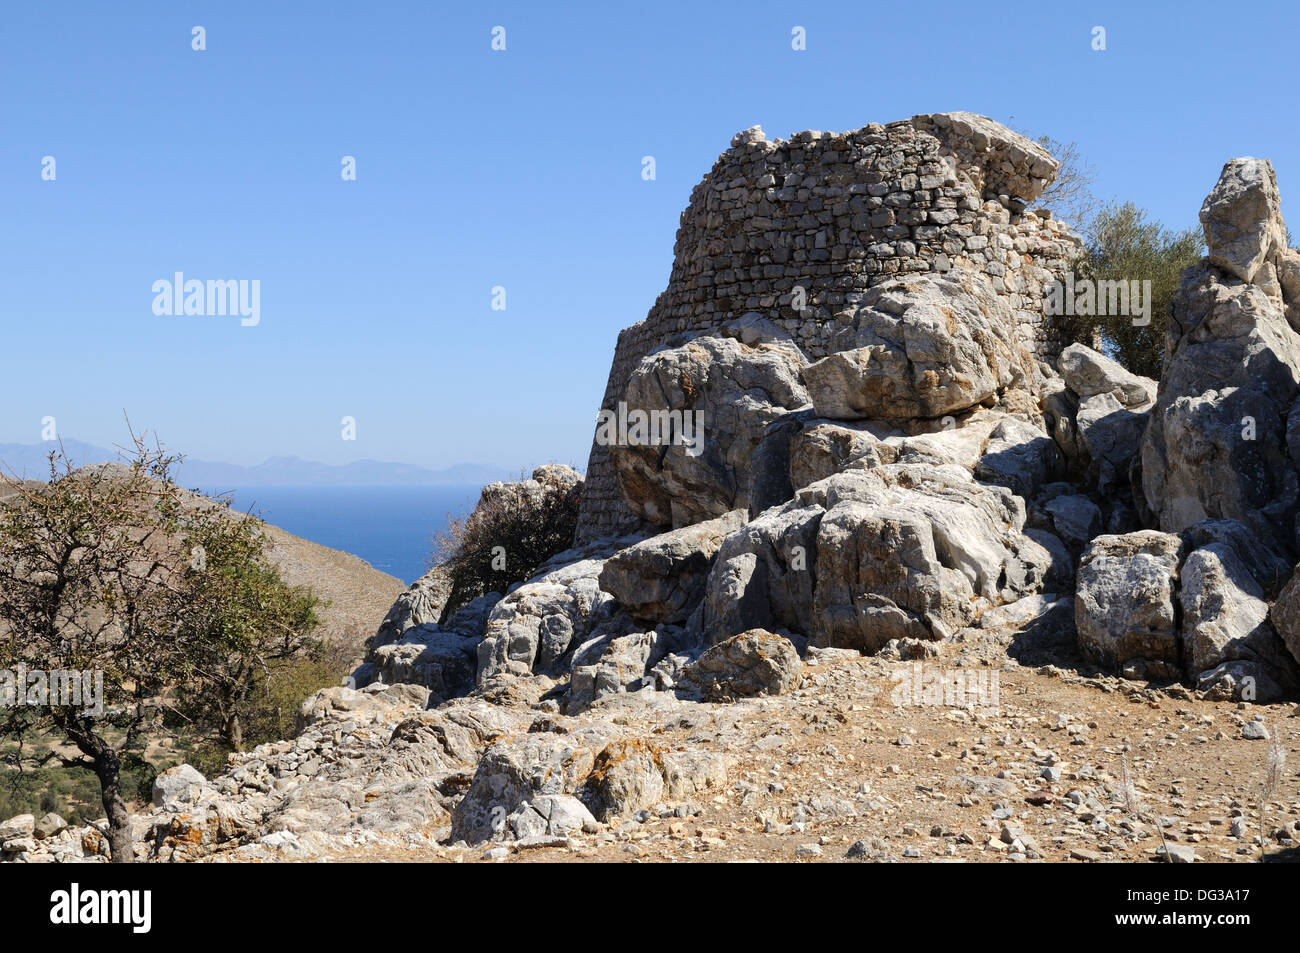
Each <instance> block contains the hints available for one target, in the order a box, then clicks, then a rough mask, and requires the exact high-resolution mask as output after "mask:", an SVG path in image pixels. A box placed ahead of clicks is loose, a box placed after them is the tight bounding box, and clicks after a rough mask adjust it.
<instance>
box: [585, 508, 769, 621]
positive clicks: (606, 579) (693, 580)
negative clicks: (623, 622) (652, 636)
mask: <svg viewBox="0 0 1300 953" xmlns="http://www.w3.org/2000/svg"><path fill="white" fill-rule="evenodd" d="M747 518H748V514H747V513H746V512H745V511H744V510H734V511H732V512H731V513H728V514H726V515H725V516H721V517H719V518H717V519H714V520H706V521H705V522H702V523H695V524H693V525H691V526H684V527H682V528H680V529H675V530H672V531H670V532H667V533H660V534H659V535H658V536H652V537H651V538H650V539H647V540H644V541H643V542H639V543H635V544H633V545H632V546H629V547H628V548H627V549H624V550H621V551H619V552H617V553H615V554H614V555H613V556H611V557H610V558H609V559H607V560H605V564H604V565H603V566H602V567H601V570H600V575H599V577H598V581H599V584H600V588H601V589H603V590H604V591H605V592H608V593H609V594H610V595H612V596H613V597H614V598H615V600H617V602H618V604H619V605H621V606H622V607H623V608H625V609H627V611H628V612H629V613H630V614H631V615H632V616H634V617H635V618H638V619H644V620H647V621H651V622H683V621H685V619H686V617H687V616H688V615H690V613H691V611H692V610H693V609H694V608H695V606H696V604H697V603H698V602H699V601H700V598H701V597H702V596H703V595H704V584H705V581H706V580H707V579H708V575H709V568H710V567H711V566H712V565H713V557H714V556H715V555H716V554H717V552H718V548H719V547H720V546H721V545H722V540H723V539H724V538H725V537H726V536H727V534H729V533H731V532H733V531H735V530H737V529H739V528H740V527H741V526H743V525H744V524H745V522H746V521H747Z"/></svg>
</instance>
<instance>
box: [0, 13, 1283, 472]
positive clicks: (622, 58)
mask: <svg viewBox="0 0 1300 953" xmlns="http://www.w3.org/2000/svg"><path fill="white" fill-rule="evenodd" d="M1136 6H1137V5H1136V4H1133V3H1087V4H1072V5H1068V6H1067V5H1065V4H1058V3H1049V2H1037V3H1014V2H1003V3H999V4H996V5H993V6H989V5H981V4H971V3H939V2H931V3H929V4H926V5H924V6H923V7H920V8H918V7H916V6H915V5H909V4H892V3H891V4H886V3H876V2H862V0H857V2H846V3H839V2H826V3H817V4H811V5H804V4H791V3H788V2H787V3H765V2H752V0H751V2H745V3H726V4H724V3H700V2H694V3H675V2H655V3H650V4H614V3H590V4H585V3H584V4H551V3H547V4H542V3H536V2H531V3H474V4H468V3H467V4H449V3H430V2H412V3H355V2H347V3H335V2H328V0H318V2H310V3H299V4H290V3H275V4H271V3H266V2H265V0H261V2H234V0H224V2H220V3H186V4H177V3H131V2H126V3H114V4H104V3H102V2H99V0H96V2H84V3H71V2H70V3H59V4H17V3H7V4H5V5H4V9H3V12H2V13H0V180H2V181H3V187H2V188H0V221H3V228H2V229H0V321H2V322H3V330H2V332H0V442H22V443H35V442H37V441H38V440H39V439H40V420H41V418H42V417H45V416H47V415H48V416H54V417H56V419H57V420H58V424H59V430H60V432H61V434H62V435H63V436H65V437H75V438H78V439H82V440H87V441H91V442H95V443H100V444H104V445H110V444H113V443H119V442H121V441H122V439H123V437H124V430H123V424H122V422H121V415H122V411H123V410H124V409H125V410H126V411H127V412H128V413H129V414H130V416H131V418H132V420H133V422H134V423H135V424H136V425H137V426H138V427H143V428H148V429H151V430H157V431H158V432H159V433H160V434H161V436H162V438H163V439H164V440H165V441H166V442H167V443H168V444H169V445H171V446H173V447H175V448H176V449H180V450H183V451H185V452H186V453H188V454H191V455H193V456H196V457H201V458H205V459H217V460H226V461H230V462H233V463H243V464H251V463H256V462H258V461H260V460H262V459H263V458H265V457H267V456H271V455H279V454H285V455H296V456H303V457H309V458H314V459H318V460H324V461H327V462H335V463H338V462H346V461H348V460H353V459H359V458H375V459H386V460H401V461H406V462H411V463H417V464H423V465H427V466H441V465H446V464H451V463H454V462H459V461H481V462H492V463H499V464H504V465H507V466H511V467H514V466H526V465H527V466H531V465H534V464H538V463H542V462H547V461H551V460H555V461H559V462H570V461H572V462H575V463H577V464H578V465H580V466H581V465H585V463H586V454H587V448H588V442H589V440H590V436H591V431H592V425H593V421H594V418H595V413H596V409H597V405H598V402H599V400H600V397H601V394H602V391H603V387H604V381H605V376H606V373H607V370H608V366H609V360H610V357H611V354H612V351H613V347H614V341H615V336H616V334H617V332H618V330H619V329H620V328H622V327H624V326H626V325H628V324H631V323H633V322H635V321H638V320H640V319H641V318H643V317H644V316H645V313H646V311H647V309H648V308H649V307H650V305H651V304H652V303H653V301H654V298H655V295H656V294H658V293H659V292H660V291H661V290H662V289H663V287H664V284H665V282H666V280H667V277H668V272H669V267H670V265H671V256H672V242H673V236H674V233H675V230H676V227H677V220H678V215H679V213H680V212H681V210H682V208H683V207H684V205H685V203H686V201H687V198H688V196H689V193H690V189H691V187H692V186H693V185H694V184H695V183H696V182H698V181H699V179H700V178H701V177H702V176H703V175H704V173H705V172H707V171H708V169H709V168H710V166H711V165H712V164H713V161H714V160H715V159H716V157H717V155H718V153H719V152H721V151H722V150H724V149H725V148H726V147H727V144H728V141H729V140H730V137H731V136H732V134H733V133H735V132H736V131H737V130H739V129H742V128H744V127H747V126H751V125H753V124H755V123H761V124H762V125H763V127H764V129H765V130H767V132H768V134H769V135H770V136H771V135H778V136H788V135H789V134H791V133H793V132H796V131H798V130H801V129H807V128H812V129H834V130H843V129H851V128H856V127H859V126H862V125H864V124H866V123H868V122H872V121H881V122H888V121H891V120H895V119H901V118H906V117H908V116H911V115H913V114H915V113H918V112H935V111H942V110H951V109H967V110H972V111H975V112H980V113H984V114H987V115H989V116H992V117H993V118H995V119H998V120H1000V121H1003V122H1008V123H1011V124H1013V125H1015V126H1016V127H1018V128H1020V129H1023V130H1025V131H1027V132H1032V133H1035V134H1048V135H1051V136H1053V137H1055V138H1057V139H1060V140H1066V141H1068V140H1075V141H1077V142H1078V143H1079V146H1080V148H1081V150H1082V152H1083V153H1084V155H1085V156H1086V157H1087V158H1088V159H1089V160H1090V161H1091V162H1092V163H1093V164H1094V165H1095V166H1096V169H1097V173H1098V182H1097V191H1098V192H1099V193H1100V194H1101V195H1103V196H1106V197H1110V196H1114V197H1118V198H1122V199H1134V200H1136V201H1138V202H1139V203H1141V204H1143V205H1145V206H1147V207H1148V208H1149V209H1150V210H1151V211H1152V213H1154V215H1155V216H1156V217H1157V218H1159V219H1161V220H1163V221H1164V222H1165V223H1167V224H1168V225H1170V226H1180V227H1181V226H1186V225H1190V224H1194V223H1195V221H1196V213H1197V210H1198V209H1199V207H1200V203H1201V201H1202V199H1203V198H1204V196H1205V194H1206V192H1207V191H1208V190H1209V189H1210V187H1211V186H1212V185H1213V184H1214V181H1215V179H1216V177H1217V175H1218V172H1219V169H1220V168H1221V166H1222V164H1223V162H1224V161H1225V160H1226V159H1228V158H1230V157H1232V156H1236V155H1259V156H1267V157H1269V158H1271V159H1272V160H1273V162H1274V164H1275V165H1276V167H1277V170H1278V177H1279V182H1280V185H1281V187H1282V192H1283V196H1284V200H1287V204H1286V205H1285V207H1284V211H1286V210H1288V209H1300V205H1298V204H1297V202H1298V201H1300V200H1297V198H1296V196H1297V195H1298V194H1300V154H1298V145H1297V141H1298V137H1300V127H1298V126H1297V124H1296V123H1295V121H1294V118H1295V95H1296V80H1295V65H1294V62H1295V60H1294V52H1295V43H1296V37H1297V35H1300V30H1298V29H1297V28H1298V27H1300V16H1298V15H1297V13H1296V12H1295V8H1294V7H1293V6H1292V5H1290V4H1283V3H1276V4H1268V3H1262V4H1250V5H1248V6H1247V5H1240V4H1239V5H1230V4H1229V5H1225V4H1222V3H1213V4H1212V3H1198V2H1180V3H1169V4H1155V3H1152V4H1147V5H1143V6H1144V8H1143V9H1135V7H1136ZM291 9H293V10H294V11H295V12H288V11H289V10H291ZM268 10H274V11H275V12H267V11H268ZM195 25H201V26H203V27H204V28H205V29H206V42H207V49H206V51H203V52H195V51H193V50H192V49H191V28H192V27H193V26H195ZM498 25H500V26H504V27H505V28H506V45H507V49H506V51H505V52H493V51H492V49H491V31H492V28H493V27H494V26H498ZM1096 25H1101V26H1104V27H1105V28H1106V31H1107V37H1106V39H1107V49H1106V51H1105V52H1094V51H1093V50H1092V49H1091V36H1090V31H1091V29H1092V27H1093V26H1096ZM794 26H802V27H804V28H805V29H806V32H807V49H806V50H803V51H794V50H792V49H791V44H790V40H791V29H792V28H793V27H794ZM47 155H49V156H53V157H55V161H56V163H57V166H56V171H57V179H56V180H55V181H54V182H47V181H43V180H42V178H41V162H42V158H43V157H44V156H47ZM344 155H352V156H355V157H356V161H357V180H356V181H355V182H344V181H342V179H341V177H340V169H341V160H342V157H343V156H344ZM645 155H653V156H654V157H655V160H656V166H657V178H656V179H655V180H654V181H650V182H647V181H644V180H643V179H642V178H641V159H642V156H645ZM1288 199H1289V200H1288ZM1298 214H1300V213H1298ZM175 271H182V272H184V273H185V274H186V276H187V277H191V278H200V279H208V278H245V279H258V280H260V282H261V323H260V325H258V326H257V327H249V328H246V327H241V326H240V324H239V321H238V319H237V318H229V317H158V316H155V315H154V314H153V311H152V307H151V306H152V302H153V293H152V291H151V287H152V284H153V282H154V281H155V280H157V279H160V278H170V277H171V275H172V273H173V272H175ZM495 285H501V286H504V287H505V288H506V294H507V298H506V302H507V309H506V310H505V311H504V312H498V311H493V310H492V309H491V307H490V304H491V289H492V287H493V286H495ZM344 415H350V416H353V417H355V418H356V421H357V436H358V439H357V440H356V441H355V442H346V441H343V440H342V439H341V438H340V419H341V418H342V417H343V416H344Z"/></svg>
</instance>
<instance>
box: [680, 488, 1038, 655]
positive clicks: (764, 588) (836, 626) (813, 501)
mask: <svg viewBox="0 0 1300 953" xmlns="http://www.w3.org/2000/svg"><path fill="white" fill-rule="evenodd" d="M1024 520H1025V512H1024V504H1023V502H1022V501H1020V499H1019V498H1018V497H1016V496H1015V495H1013V494H1012V493H1011V492H1010V491H1009V490H1007V489H1005V488H1003V487H995V486H986V485H983V484H980V483H977V482H975V481H974V480H973V479H972V478H971V475H970V474H969V473H968V472H966V471H965V470H964V469H962V468H959V467H955V466H942V467H937V468H936V467H929V466H923V465H906V464H891V465H887V466H883V467H876V468H872V469H868V470H849V471H846V472H844V473H841V474H837V475H836V476H833V477H830V478H828V479H826V480H823V481H820V482H818V483H815V484H813V485H811V486H809V487H805V488H804V489H802V490H800V491H799V492H798V494H797V495H796V497H795V499H794V500H792V501H791V502H790V503H788V504H786V505H785V506H783V507H780V508H777V509H773V510H769V511H768V512H766V513H764V514H762V516H760V517H759V518H758V519H756V520H753V521H751V522H750V523H749V524H747V525H746V526H745V527H743V528H742V529H740V530H738V531H737V532H736V533H733V534H732V535H731V536H729V537H728V538H727V539H726V540H725V541H724V543H723V545H722V548H721V550H719V553H718V559H717V562H716V563H715V564H714V568H713V571H712V573H711V574H710V577H709V586H708V591H707V594H706V597H705V602H704V606H703V609H702V615H701V624H702V626H703V629H704V631H705V634H706V636H707V638H708V639H709V640H711V641H714V642H716V641H721V640H722V639H725V638H728V637H730V636H732V635H735V634H737V633H739V632H743V631H745V630H746V629H750V628H768V629H789V630H792V631H794V632H799V633H803V634H806V635H808V636H809V637H810V638H811V639H812V640H813V641H814V642H815V643H816V644H817V645H819V646H823V647H834V648H857V649H859V650H861V651H865V652H874V651H876V650H878V649H879V648H881V647H882V646H883V645H884V644H885V643H887V642H889V641H890V640H891V639H895V638H900V639H901V638H922V639H936V638H943V637H944V636H946V635H948V634H951V633H952V632H955V631H956V630H957V629H960V628H963V627H964V626H966V625H969V624H970V622H971V621H972V620H973V618H974V613H975V611H976V608H975V606H976V600H977V599H981V598H982V599H985V600H988V602H989V603H992V604H999V603H1002V602H1007V601H1014V600H1015V599H1017V598H1019V597H1020V596H1021V595H1026V594H1029V593H1031V592H1036V591H1039V590H1040V589H1041V586H1042V583H1043V577H1044V574H1045V573H1046V571H1047V568H1048V566H1049V565H1050V563H1051V561H1052V560H1051V556H1050V554H1048V553H1047V552H1046V551H1045V550H1044V549H1043V548H1042V547H1041V546H1039V545H1038V544H1037V543H1034V542H1033V541H1032V540H1030V539H1029V538H1028V537H1026V536H1024V535H1023V533H1022V532H1021V530H1022V528H1023V526H1024Z"/></svg>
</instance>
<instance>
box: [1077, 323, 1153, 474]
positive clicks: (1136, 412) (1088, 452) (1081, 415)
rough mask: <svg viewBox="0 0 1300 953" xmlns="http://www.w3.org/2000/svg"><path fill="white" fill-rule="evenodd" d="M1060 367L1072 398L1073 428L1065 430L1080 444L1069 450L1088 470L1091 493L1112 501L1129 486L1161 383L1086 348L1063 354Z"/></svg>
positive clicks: (1081, 466) (1078, 347)
mask: <svg viewBox="0 0 1300 953" xmlns="http://www.w3.org/2000/svg"><path fill="white" fill-rule="evenodd" d="M1057 366H1058V368H1059V369H1060V372H1061V377H1062V379H1063V380H1064V382H1065V386H1066V388H1067V389H1068V390H1069V392H1070V393H1071V395H1072V396H1073V400H1072V401H1071V402H1070V403H1071V404H1072V405H1073V408H1072V410H1071V411H1070V413H1071V416H1072V426H1067V428H1066V429H1067V430H1068V431H1072V432H1073V433H1076V434H1077V435H1078V442H1077V444H1074V445H1073V446H1072V447H1071V446H1070V445H1069V444H1068V443H1067V447H1069V449H1072V450H1073V451H1074V454H1073V455H1074V456H1075V459H1076V463H1077V464H1078V465H1079V467H1080V468H1081V469H1082V470H1084V471H1085V480H1086V482H1087V484H1088V486H1089V488H1090V489H1093V490H1095V491H1097V492H1098V493H1100V494H1102V495H1103V496H1112V495H1114V494H1116V493H1118V492H1119V491H1121V490H1122V489H1125V488H1127V487H1128V484H1129V471H1130V469H1131V467H1132V465H1133V461H1134V459H1135V458H1137V457H1138V455H1139V453H1140V452H1141V446H1142V436H1143V434H1144V433H1145V432H1146V427H1147V418H1148V416H1149V413H1150V410H1151V408H1152V406H1154V404H1155V400H1156V382H1155V381H1153V380H1151V379H1150V378H1147V377H1139V376H1138V375H1136V374H1132V373H1130V372H1128V371H1126V370H1125V369H1124V368H1123V367H1121V366H1120V365H1119V364H1117V363H1115V362H1114V361H1112V360H1111V359H1110V358H1108V357H1106V356H1104V355H1102V354H1098V353H1097V352H1096V351H1093V350H1091V349H1089V348H1087V347H1084V346H1083V345H1082V344H1071V345H1070V346H1069V347H1067V348H1066V349H1065V350H1064V351H1062V352H1061V356H1060V359H1059V360H1058V363H1057ZM1067 452H1068V451H1067Z"/></svg>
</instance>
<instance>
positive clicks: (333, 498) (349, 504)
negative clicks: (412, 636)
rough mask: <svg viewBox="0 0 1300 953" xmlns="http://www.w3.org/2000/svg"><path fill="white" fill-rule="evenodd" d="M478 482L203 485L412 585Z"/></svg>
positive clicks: (472, 499) (466, 509)
mask: <svg viewBox="0 0 1300 953" xmlns="http://www.w3.org/2000/svg"><path fill="white" fill-rule="evenodd" d="M480 490H482V487H480V486H256V487H243V488H235V489H231V488H230V487H219V488H204V491H205V492H209V493H226V492H228V493H230V495H231V496H232V498H233V499H234V507H235V508H236V509H237V510H239V511H240V512H248V510H249V509H250V508H251V509H252V511H253V512H254V513H255V514H257V515H259V516H261V518H262V519H264V520H266V521H267V522H268V523H271V524H273V525H275V526H278V527H280V528H281V529H283V530H286V531H288V532H290V533H293V535H295V536H301V537H302V538H303V539H309V540H311V541H312V542H313V543H320V544H321V545H322V546H329V547H330V548H331V549H341V550H343V551H344V552H348V553H352V554H353V555H354V556H360V557H361V558H362V559H364V560H365V561H366V562H368V563H370V565H372V566H374V567H375V568H376V569H378V570H380V571H382V572H386V573H389V574H390V575H393V576H396V577H397V578H398V579H401V580H402V581H404V582H407V583H411V582H414V581H415V580H416V579H418V578H419V577H420V576H422V575H424V573H425V572H426V571H427V570H428V568H429V558H430V556H431V555H432V553H433V538H434V537H435V536H436V535H438V534H439V533H441V532H443V530H445V529H446V527H447V522H448V520H449V519H453V518H460V517H464V516H467V515H468V514H469V513H470V511H471V510H473V509H474V504H475V503H477V502H478V496H479V491H480Z"/></svg>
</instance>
